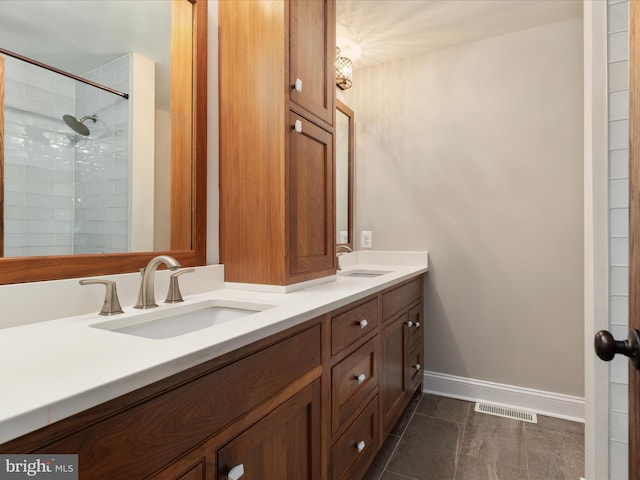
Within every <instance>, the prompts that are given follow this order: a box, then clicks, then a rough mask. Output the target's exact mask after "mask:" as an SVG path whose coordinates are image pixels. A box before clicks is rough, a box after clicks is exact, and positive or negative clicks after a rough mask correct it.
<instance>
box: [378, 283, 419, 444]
mask: <svg viewBox="0 0 640 480" xmlns="http://www.w3.org/2000/svg"><path fill="white" fill-rule="evenodd" d="M382 311H383V316H384V315H385V314H386V315H387V317H384V318H383V329H382V334H381V336H382V362H383V365H384V368H383V369H382V375H381V380H380V398H381V403H382V405H381V408H382V433H383V436H386V435H388V434H389V432H390V431H391V429H392V428H393V426H394V424H395V423H396V421H397V420H398V418H399V417H400V415H401V414H402V412H403V411H404V409H405V408H406V406H407V404H408V403H409V401H410V399H411V397H412V396H413V394H414V392H415V391H416V390H417V389H418V388H420V386H421V385H422V377H423V371H424V362H423V361H422V357H423V355H424V353H423V352H424V338H423V328H422V323H423V322H422V319H421V312H422V311H423V307H422V277H420V278H418V279H416V280H412V281H410V282H408V283H405V284H404V285H401V286H398V287H396V288H394V289H391V290H390V291H387V292H385V293H383V295H382Z"/></svg>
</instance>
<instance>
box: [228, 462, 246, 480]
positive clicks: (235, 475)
mask: <svg viewBox="0 0 640 480" xmlns="http://www.w3.org/2000/svg"><path fill="white" fill-rule="evenodd" d="M243 475H244V465H243V464H242V463H241V464H240V465H236V466H235V467H233V468H232V469H231V470H229V473H228V474H227V479H228V480H238V479H239V478H240V477H242V476H243Z"/></svg>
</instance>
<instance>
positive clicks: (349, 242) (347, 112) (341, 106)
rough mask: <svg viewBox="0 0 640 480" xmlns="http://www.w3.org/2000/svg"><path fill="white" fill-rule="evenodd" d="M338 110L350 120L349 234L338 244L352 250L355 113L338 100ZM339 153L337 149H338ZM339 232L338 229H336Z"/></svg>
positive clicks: (348, 152)
mask: <svg viewBox="0 0 640 480" xmlns="http://www.w3.org/2000/svg"><path fill="white" fill-rule="evenodd" d="M336 110H337V111H340V112H341V113H343V114H344V115H345V116H346V117H347V118H348V119H349V135H348V138H349V140H348V141H349V147H348V150H347V156H348V157H349V159H348V161H349V165H348V167H347V171H348V175H349V179H348V187H347V189H348V192H347V198H348V200H347V201H348V205H347V209H348V211H347V230H348V232H349V234H348V238H347V243H337V242H336V246H337V245H347V246H349V247H350V248H351V249H353V247H354V237H353V185H354V172H355V160H354V151H355V145H354V143H353V142H354V139H355V125H354V113H353V110H351V109H350V108H349V107H348V106H347V105H345V104H344V103H343V102H341V101H340V100H338V99H337V98H336ZM336 151H337V149H336ZM336 230H337V228H336Z"/></svg>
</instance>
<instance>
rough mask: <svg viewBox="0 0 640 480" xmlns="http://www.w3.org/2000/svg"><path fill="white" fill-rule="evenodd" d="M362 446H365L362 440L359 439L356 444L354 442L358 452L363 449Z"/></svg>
mask: <svg viewBox="0 0 640 480" xmlns="http://www.w3.org/2000/svg"><path fill="white" fill-rule="evenodd" d="M364 447H366V444H365V443H364V441H363V440H360V441H359V442H358V443H357V444H356V448H357V449H358V453H360V452H361V451H362V450H364Z"/></svg>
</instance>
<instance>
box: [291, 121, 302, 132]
mask: <svg viewBox="0 0 640 480" xmlns="http://www.w3.org/2000/svg"><path fill="white" fill-rule="evenodd" d="M293 129H294V130H295V131H296V132H298V133H302V122H301V121H300V120H296V121H295V123H294V124H293Z"/></svg>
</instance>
